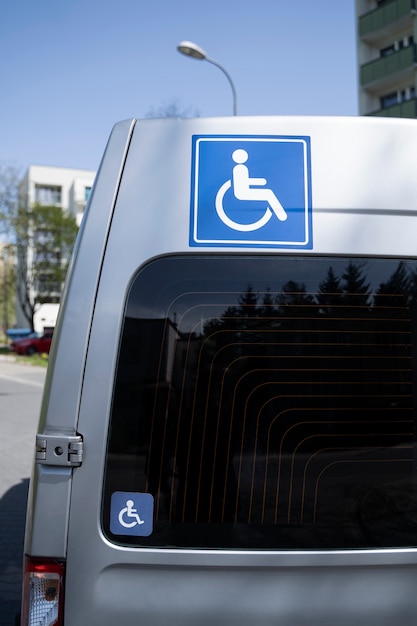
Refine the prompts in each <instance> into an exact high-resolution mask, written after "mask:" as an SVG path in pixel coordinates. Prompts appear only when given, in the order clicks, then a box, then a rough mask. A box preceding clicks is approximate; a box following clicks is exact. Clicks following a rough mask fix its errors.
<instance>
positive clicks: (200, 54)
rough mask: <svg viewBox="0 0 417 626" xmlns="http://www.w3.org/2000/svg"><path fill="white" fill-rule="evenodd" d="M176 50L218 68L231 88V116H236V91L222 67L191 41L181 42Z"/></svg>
mask: <svg viewBox="0 0 417 626" xmlns="http://www.w3.org/2000/svg"><path fill="white" fill-rule="evenodd" d="M177 50H178V52H181V54H185V55H186V56H188V57H191V58H192V59H198V60H199V61H207V62H208V63H211V64H212V65H215V66H216V67H218V68H219V70H221V71H222V72H223V74H224V75H225V76H226V78H227V80H228V81H229V83H230V86H231V88H232V93H233V115H237V97H236V89H235V86H234V84H233V81H232V79H231V77H230V75H229V74H228V72H227V71H226V70H225V68H224V67H223V65H220V63H218V62H217V61H215V60H214V59H211V58H210V57H208V56H207V54H206V52H205V51H204V50H203V49H202V48H200V46H197V44H195V43H193V42H192V41H181V43H180V44H178V46H177Z"/></svg>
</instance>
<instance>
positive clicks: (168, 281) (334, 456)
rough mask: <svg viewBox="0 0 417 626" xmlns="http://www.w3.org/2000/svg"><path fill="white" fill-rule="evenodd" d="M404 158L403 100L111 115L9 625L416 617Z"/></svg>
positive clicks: (53, 359)
mask: <svg viewBox="0 0 417 626" xmlns="http://www.w3.org/2000/svg"><path fill="white" fill-rule="evenodd" d="M416 163H417V121H416V120H400V119H394V118H390V119H382V118H360V117H358V118H320V117H308V118H304V117H288V118H287V117H282V118H281V117H259V118H249V117H238V116H236V117H233V118H218V119H202V118H199V119H187V120H185V119H181V120H174V119H164V120H145V121H136V120H131V121H125V122H121V123H119V124H117V125H116V126H115V128H114V130H113V132H112V134H111V137H110V140H109V143H108V146H107V149H106V152H105V154H104V157H103V160H102V163H101V166H100V169H99V172H98V175H97V178H96V182H95V184H94V188H93V190H92V193H91V196H90V199H89V203H88V206H87V208H86V213H85V216H84V218H83V222H82V226H81V230H80V233H79V238H78V241H77V244H76V248H75V250H76V251H75V255H74V258H73V261H72V264H71V270H70V273H69V276H68V279H67V285H66V290H65V297H64V299H63V302H62V305H61V307H60V313H59V319H58V324H57V327H56V330H55V333H54V344H53V348H52V351H51V356H50V361H49V369H48V376H47V381H46V386H45V392H44V394H45V395H44V401H43V403H42V409H41V416H40V425H39V431H38V434H37V437H36V453H35V460H36V462H35V465H34V470H33V475H32V478H31V487H30V495H29V505H28V516H27V528H26V538H25V571H24V587H23V611H22V624H23V625H24V626H27V625H28V624H30V625H31V626H33V625H34V624H41V623H42V624H45V625H52V624H60V625H61V626H62V625H64V626H74V625H84V624H89V626H99V625H100V626H102V625H103V624H105V625H106V626H119V624H141V625H146V626H148V625H152V626H157V625H163V626H166V625H167V624H169V625H170V626H195V625H196V624H198V625H199V626H208V625H210V626H212V625H213V624H221V625H222V626H232V625H239V626H254V625H256V626H271V625H277V624H285V625H290V626H305V625H306V624H309V625H310V626H330V625H331V626H334V625H335V624H337V626H348V625H349V626H350V625H352V624H355V626H370V625H371V624H378V626H387V625H390V626H394V625H397V624H401V626H411V625H413V626H414V624H415V622H416V615H417V594H416V587H417V516H416V511H417V489H416V485H417V462H416V459H417V457H416V451H415V450H416V432H417V428H416V424H417V422H416V387H415V385H416V380H417V377H416V371H417V365H416V354H417V350H416V345H417V344H416V342H417V333H416V315H415V313H416V303H417V287H416V285H417V237H416V225H417V176H416Z"/></svg>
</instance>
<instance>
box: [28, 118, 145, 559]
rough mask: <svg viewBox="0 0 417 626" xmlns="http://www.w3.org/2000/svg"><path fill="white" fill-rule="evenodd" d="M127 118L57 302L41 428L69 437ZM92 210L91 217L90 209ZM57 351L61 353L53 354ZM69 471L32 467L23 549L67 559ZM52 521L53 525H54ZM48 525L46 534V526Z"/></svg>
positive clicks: (112, 141) (111, 145)
mask: <svg viewBox="0 0 417 626" xmlns="http://www.w3.org/2000/svg"><path fill="white" fill-rule="evenodd" d="M132 127H133V123H132V122H131V121H128V122H121V123H120V124H119V125H118V126H117V127H116V128H115V129H114V131H113V133H112V135H111V137H110V138H109V142H108V146H107V148H106V152H105V156H104V157H103V163H102V166H101V168H100V169H99V172H98V175H97V184H96V185H94V187H93V190H92V192H91V201H92V200H93V197H94V203H93V202H91V203H90V204H89V205H88V206H87V208H86V215H85V221H83V224H82V226H81V229H80V233H79V236H78V241H77V244H76V251H75V254H74V258H73V261H72V266H71V268H70V269H69V278H68V281H67V283H66V290H65V293H64V296H63V301H62V305H61V314H60V316H59V319H58V323H57V328H56V334H55V336H54V341H53V346H52V350H51V353H50V361H49V367H48V372H47V377H46V382H45V390H44V396H43V401H42V407H41V414H40V423H39V431H38V432H40V433H45V434H54V435H65V434H67V435H73V434H75V433H76V430H77V419H78V405H79V401H80V394H81V386H82V378H83V373H84V362H85V356H86V351H87V346H88V336H89V327H90V324H91V319H92V313H93V309H94V301H95V294H96V289H97V283H98V279H99V275H100V267H101V262H102V257H103V254H104V249H105V243H106V239H107V231H108V229H109V226H110V220H111V215H112V210H113V208H114V201H115V197H116V195H117V190H118V185H119V180H120V176H121V171H122V168H123V163H124V155H125V153H126V150H127V146H128V143H129V138H130V133H131V128H132ZM90 210H91V212H92V213H93V215H92V216H91V218H90V219H89V218H88V217H87V216H88V213H89V212H90ZM57 353H60V354H62V355H64V357H63V358H59V357H58V358H57ZM71 478H72V472H71V470H70V469H69V468H57V467H52V466H46V467H42V466H41V467H39V466H37V465H35V466H34V470H33V477H32V480H31V484H30V492H29V501H28V510H29V514H28V516H27V519H28V524H27V529H26V535H25V553H26V554H31V555H33V556H35V555H41V556H45V557H50V556H51V557H65V554H66V545H67V526H68V517H69V502H70V493H71ZM52 520H54V523H52ZM49 524H51V529H50V531H48V533H45V528H48V526H49Z"/></svg>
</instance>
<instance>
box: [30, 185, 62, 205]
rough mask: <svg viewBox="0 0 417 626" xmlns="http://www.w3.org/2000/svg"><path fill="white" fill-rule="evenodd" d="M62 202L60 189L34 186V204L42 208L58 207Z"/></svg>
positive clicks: (48, 186)
mask: <svg viewBox="0 0 417 626" xmlns="http://www.w3.org/2000/svg"><path fill="white" fill-rule="evenodd" d="M61 200H62V187H58V186H52V185H36V186H35V202H36V203H37V204H43V205H44V206H52V205H60V204H61Z"/></svg>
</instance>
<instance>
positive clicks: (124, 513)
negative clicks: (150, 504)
mask: <svg viewBox="0 0 417 626" xmlns="http://www.w3.org/2000/svg"><path fill="white" fill-rule="evenodd" d="M134 504H135V503H134V502H133V500H127V501H126V506H125V507H124V508H123V509H122V510H121V511H120V512H119V524H120V525H121V526H124V527H125V528H133V526H136V525H138V526H140V525H141V524H144V523H145V521H144V520H142V519H140V516H139V513H138V512H137V509H134V508H133V505H134ZM126 518H127V519H128V520H132V521H125V519H126Z"/></svg>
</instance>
